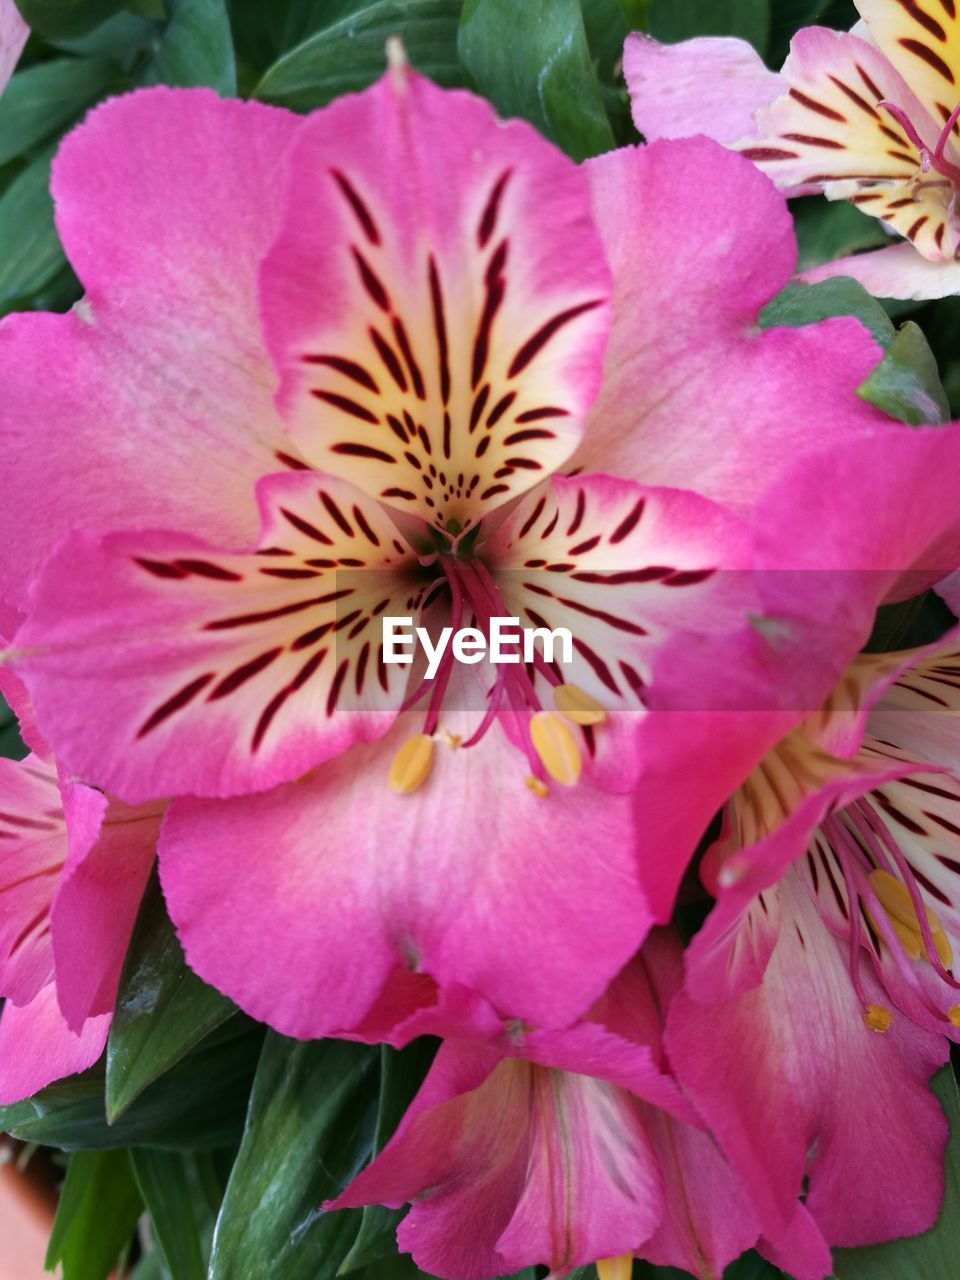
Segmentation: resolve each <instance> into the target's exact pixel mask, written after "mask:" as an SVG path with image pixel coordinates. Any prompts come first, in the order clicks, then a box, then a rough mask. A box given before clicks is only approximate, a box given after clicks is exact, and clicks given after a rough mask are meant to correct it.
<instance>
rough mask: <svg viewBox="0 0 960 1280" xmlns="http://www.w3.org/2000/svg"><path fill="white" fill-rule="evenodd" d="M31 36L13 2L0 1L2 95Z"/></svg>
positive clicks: (8, 0)
mask: <svg viewBox="0 0 960 1280" xmlns="http://www.w3.org/2000/svg"><path fill="white" fill-rule="evenodd" d="M29 34H30V28H29V27H28V26H27V24H26V23H25V22H24V20H23V18H21V16H20V10H19V9H18V8H17V6H16V5H15V4H14V2H13V0H0V93H3V91H4V89H5V88H6V87H7V82H8V80H9V79H10V77H11V76H12V75H13V71H14V68H15V67H16V65H17V62H18V60H19V58H20V54H21V53H22V52H23V46H24V45H25V44H26V43H27V37H28V36H29Z"/></svg>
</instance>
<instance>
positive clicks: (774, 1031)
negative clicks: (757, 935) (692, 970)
mask: <svg viewBox="0 0 960 1280" xmlns="http://www.w3.org/2000/svg"><path fill="white" fill-rule="evenodd" d="M778 892H779V893H780V896H781V904H780V909H781V912H782V915H783V920H784V924H783V927H782V929H781V932H780V939H779V941H778V944H777V947H776V951H775V953H774V956H773V959H772V961H771V963H770V965H769V967H768V969H767V972H766V976H765V978H764V981H763V983H762V985H761V986H759V987H757V988H755V989H754V990H752V991H749V992H747V993H745V994H744V995H741V996H739V997H737V998H735V999H733V1000H728V1001H726V1002H725V1003H722V1004H716V1005H706V1004H698V1003H697V1002H695V1001H694V1000H692V999H691V998H690V997H689V996H687V995H680V996H679V997H678V998H677V999H676V1000H675V1001H674V1002H673V1004H672V1005H671V1008H670V1014H669V1018H668V1023H667V1032H666V1046H667V1052H668V1054H669V1056H670V1061H671V1063H672V1064H673V1066H674V1068H675V1069H676V1071H677V1074H678V1076H679V1078H680V1081H681V1083H683V1084H684V1085H685V1086H686V1087H687V1088H688V1089H689V1091H690V1093H691V1095H692V1098H693V1100H694V1102H695V1104H696V1106H697V1107H698V1109H699V1110H700V1111H701V1113H702V1114H703V1116H704V1118H705V1119H706V1121H707V1122H708V1124H709V1125H710V1127H711V1129H712V1130H713V1132H714V1134H715V1135H716V1137H717V1140H718V1142H719V1144H720V1147H721V1149H722V1150H723V1151H724V1153H725V1155H726V1156H727V1157H728V1159H729V1160H730V1161H731V1163H732V1165H733V1167H734V1169H735V1171H736V1172H737V1173H738V1174H739V1175H740V1176H741V1178H742V1179H743V1182H744V1186H745V1188H746V1191H747V1193H748V1195H749V1197H750V1199H751V1201H752V1203H753V1204H754V1205H755V1206H756V1209H757V1211H758V1212H759V1213H760V1216H761V1220H762V1223H763V1228H764V1231H765V1233H766V1234H767V1235H768V1236H770V1237H771V1238H773V1239H776V1238H777V1236H778V1235H782V1233H783V1232H784V1231H785V1230H787V1229H788V1227H789V1226H790V1224H791V1222H792V1220H793V1218H794V1215H795V1212H796V1203H797V1197H798V1196H799V1195H800V1193H801V1189H802V1187H803V1186H804V1181H803V1180H804V1177H806V1178H807V1180H808V1182H807V1184H806V1195H805V1198H804V1204H805V1207H806V1209H807V1211H808V1212H809V1213H810V1214H811V1215H812V1216H813V1218H814V1219H815V1221H816V1224H817V1226H818V1227H819V1229H820V1231H821V1232H822V1234H823V1236H824V1237H825V1238H826V1241H827V1242H828V1243H830V1244H832V1245H859V1244H866V1243H872V1242H876V1241H880V1240H885V1239H890V1238H892V1237H895V1236H898V1235H905V1234H907V1235H909V1234H913V1233H915V1232H918V1231H923V1230H925V1229H926V1228H927V1227H928V1226H929V1225H930V1224H931V1223H932V1222H933V1221H934V1219H935V1217H936V1214H937V1211H938V1209H939V1205H940V1197H941V1195H942V1189H943V1171H942V1166H941V1159H942V1152H943V1144H944V1141H945V1138H946V1124H945V1121H944V1118H943V1115H942V1113H941V1111H940V1108H939V1106H938V1104H937V1102H936V1099H935V1098H934V1097H933V1095H932V1094H931V1093H930V1091H929V1090H928V1088H927V1080H928V1078H929V1077H930V1075H931V1074H932V1073H933V1071H934V1070H935V1069H936V1068H937V1067H938V1066H939V1065H940V1064H941V1063H942V1062H943V1060H944V1057H945V1052H944V1051H945V1044H946V1042H945V1041H944V1039H943V1037H941V1036H936V1035H932V1034H931V1033H930V1032H928V1031H923V1030H921V1029H920V1028H918V1027H915V1026H913V1025H912V1024H911V1023H910V1022H909V1020H908V1019H906V1018H896V1017H895V1018H894V1019H893V1022H892V1025H891V1026H890V1027H889V1029H888V1030H887V1032H886V1033H885V1034H882V1035H879V1034H876V1033H875V1032H873V1031H871V1030H869V1029H868V1028H867V1027H866V1026H865V1025H864V1020H863V1009H862V1006H861V1005H860V1001H859V999H858V997H857V995H856V993H855V991H854V989H853V986H852V985H851V983H850V980H849V976H848V974H847V973H846V971H845V963H844V955H843V944H842V943H840V942H838V940H836V939H835V938H834V937H833V936H832V935H831V934H830V933H829V932H828V930H827V929H826V928H825V926H824V924H823V923H822V922H821V920H820V918H819V915H818V913H817V911H816V908H815V906H814V905H813V903H812V902H810V900H809V898H808V897H807V894H806V892H805V890H804V889H803V887H802V886H801V885H799V883H797V882H796V881H795V880H794V881H789V880H787V879H785V880H784V881H783V882H782V883H781V886H780V887H779V890H778ZM864 984H865V988H866V992H867V996H868V998H869V999H872V1000H876V1001H877V1002H878V1003H881V1004H882V1003H883V1000H884V995H883V992H882V991H881V989H880V987H879V986H878V984H877V983H876V981H875V980H874V979H873V977H872V975H870V974H868V973H866V974H865V975H864ZM705 1043H709V1044H711V1045H712V1046H713V1051H712V1052H711V1053H710V1054H709V1055H707V1054H704V1052H703V1046H704V1044H705ZM771 1133H776V1135H777V1141H776V1143H775V1144H771V1142H770V1134H771ZM907 1161H909V1163H910V1168H911V1177H910V1179H909V1180H908V1181H906V1182H905V1181H904V1178H903V1176H902V1170H903V1167H904V1163H905V1162H907ZM867 1170H869V1176H867V1173H866V1171H867ZM784 1265H785V1266H789V1265H790V1264H789V1260H784ZM790 1270H791V1272H793V1271H794V1268H793V1267H792V1266H790Z"/></svg>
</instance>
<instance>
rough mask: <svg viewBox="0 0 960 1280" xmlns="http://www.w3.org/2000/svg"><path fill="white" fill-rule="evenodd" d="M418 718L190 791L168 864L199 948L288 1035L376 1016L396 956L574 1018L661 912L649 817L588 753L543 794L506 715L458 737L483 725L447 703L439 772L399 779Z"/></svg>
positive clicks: (164, 851)
mask: <svg viewBox="0 0 960 1280" xmlns="http://www.w3.org/2000/svg"><path fill="white" fill-rule="evenodd" d="M412 716H413V713H405V714H404V715H403V716H402V717H401V718H400V720H399V721H398V723H397V724H396V725H395V726H394V728H393V729H392V730H391V732H390V733H389V734H387V735H386V736H385V737H384V738H383V739H381V740H380V741H379V742H377V743H374V744H370V745H361V746H356V747H354V748H352V749H351V750H350V751H348V752H346V753H344V754H343V755H342V756H340V757H338V758H337V759H335V760H331V761H329V762H328V763H326V764H324V765H322V766H321V767H320V768H318V769H316V770H315V771H314V772H312V773H311V774H310V775H309V776H308V777H306V778H304V779H303V780H302V781H300V782H296V783H291V784H289V785H288V786H286V787H280V788H275V789H274V790H273V791H270V792H267V793H265V794H261V795H256V796H246V797H238V798H236V799H233V800H230V801H208V800H193V799H184V800H177V801H175V802H174V803H173V805H172V806H171V808H170V811H169V813H168V816H167V818H166V821H165V823H164V827H163V831H162V833H161V838H160V851H159V861H160V874H161V879H162V883H163V888H164V893H165V896H166V899H167V903H168V906H169V908H170V914H171V916H172V918H173V920H174V923H175V924H176V925H177V928H178V931H179V934H180V937H181V940H182V942H183V945H184V947H185V950H186V953H187V957H188V959H189V961H190V964H191V965H192V966H193V967H194V968H195V969H196V970H197V972H198V973H200V974H201V976H203V977H204V978H205V979H206V980H207V981H210V982H212V983H213V984H214V985H215V986H217V987H219V988H220V989H221V990H223V991H225V992H227V993H228V994H229V995H230V996H231V998H233V999H235V1000H236V1001H237V1002H238V1003H239V1004H240V1005H241V1006H242V1007H243V1008H244V1009H246V1010H247V1011H248V1012H250V1013H251V1014H253V1016H255V1017H258V1018H262V1019H265V1020H267V1021H269V1022H270V1023H271V1025H273V1026H274V1027H276V1028H277V1029H278V1030H280V1031H282V1032H283V1033H284V1034H286V1035H295V1036H316V1035H326V1034H331V1033H339V1032H343V1031H350V1030H351V1029H353V1028H356V1027H358V1026H359V1025H361V1024H362V1023H363V1021H364V1019H365V1018H366V1017H367V1015H368V1013H369V1011H370V1010H371V1009H372V1008H373V1006H374V1005H375V1004H376V1003H377V1001H378V1000H379V999H380V995H381V991H382V989H383V987H384V983H385V982H386V981H388V979H390V978H391V975H393V974H394V973H395V970H396V967H397V965H398V964H403V965H405V966H406V967H407V968H410V969H415V970H417V971H418V972H420V973H425V974H429V975H431V976H432V977H434V978H435V979H436V980H437V981H438V982H439V983H440V984H441V986H442V987H448V986H449V985H451V984H455V983H456V984H461V985H463V986H467V987H472V988H473V989H474V990H475V991H477V992H479V993H480V994H481V995H483V996H484V997H485V998H486V999H487V1000H489V1001H490V1002H491V1003H492V1004H493V1005H494V1006H495V1007H496V1008H497V1009H498V1010H500V1011H502V1012H503V1013H504V1014H505V1015H507V1016H511V1017H517V1018H522V1019H523V1020H524V1021H526V1022H529V1023H531V1024H532V1025H540V1026H563V1025H567V1024H568V1023H569V1022H570V1021H571V1020H572V1019H573V1018H575V1017H577V1016H578V1015H579V1014H580V1013H581V1012H582V1010H583V1009H584V1008H586V1007H587V1006H588V1005H589V1004H590V1003H591V1002H592V1001H593V1000H595V999H596V998H597V996H599V995H600V993H601V992H602V990H603V988H604V986H605V984H606V983H607V982H608V981H609V979H610V978H611V977H612V976H613V975H614V974H615V973H616V972H617V971H618V970H619V969H620V968H621V967H622V966H623V965H624V964H625V963H626V961H627V960H628V959H629V957H630V956H631V955H632V954H633V952H634V951H635V950H636V949H637V947H638V946H639V944H640V942H641V940H642V938H643V936H644V934H645V932H646V930H647V928H648V926H649V923H650V917H649V911H648V908H647V906H646V903H645V900H644V897H643V894H642V893H641V891H640V887H639V884H638V872H637V865H636V852H635V845H636V839H637V831H638V830H639V829H641V828H642V827H643V825H644V822H645V815H643V814H640V815H639V817H638V816H637V814H636V813H635V807H634V802H633V801H632V799H631V797H629V796H621V795H608V794H605V793H603V792H601V791H599V790H598V789H597V788H596V786H595V785H594V784H593V783H592V781H591V778H590V772H589V770H588V769H587V770H585V772H584V776H583V778H582V779H581V781H580V783H579V785H578V786H577V787H573V788H566V787H556V788H553V789H552V790H551V791H550V794H549V795H548V796H546V797H541V796H540V795H535V794H534V793H533V792H532V791H531V790H529V789H528V787H527V786H525V785H524V775H525V773H526V771H527V770H526V767H525V766H526V761H525V759H524V757H523V756H522V755H520V754H519V753H518V752H517V751H516V749H515V747H514V746H513V745H512V744H511V743H509V742H508V741H507V739H506V738H505V736H504V735H503V734H502V733H500V732H499V730H498V729H497V728H496V727H494V728H493V729H492V730H491V732H490V733H488V734H487V735H486V736H485V737H484V738H483V739H482V740H481V741H480V742H478V743H477V745H476V746H473V747H470V748H468V749H463V748H457V747H456V746H455V743H456V741H457V735H458V734H460V735H465V734H466V733H467V732H469V728H468V727H466V728H465V727H462V726H461V725H460V723H459V722H458V720H457V719H455V718H451V717H450V716H448V715H447V714H446V713H445V714H444V717H443V719H442V721H441V726H440V732H439V734H438V739H437V741H436V744H435V753H434V762H433V768H432V771H431V772H430V775H429V776H428V777H427V779H426V780H425V781H424V783H423V785H422V786H421V787H420V789H419V790H417V791H415V792H413V793H411V794H406V795H398V794H396V793H395V792H393V791H392V790H391V789H390V788H389V786H388V783H387V778H388V772H389V768H390V763H391V760H392V759H393V756H394V755H395V753H396V751H397V750H398V748H399V747H400V746H401V745H402V743H403V742H404V741H405V740H406V738H407V737H409V735H410V733H411V732H412V731H413V729H414V728H419V723H416V725H414V724H412V723H411V718H412ZM475 719H476V717H475V714H473V713H471V714H469V715H467V716H466V720H465V725H466V726H470V725H472V724H473V723H475ZM494 795H495V796H496V798H497V801H496V804H492V803H491V797H492V796H494ZM385 833H386V834H385ZM264 849H269V850H270V851H271V853H270V857H269V858H265V857H264V856H263V850H264ZM571 913H573V914H575V915H576V918H577V921H578V924H577V929H576V931H575V932H574V933H571V931H570V929H569V920H570V918H571ZM293 969H295V970H296V972H297V974H298V980H297V982H296V983H291V982H290V980H289V975H290V972H291V970H293Z"/></svg>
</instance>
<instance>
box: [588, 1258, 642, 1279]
mask: <svg viewBox="0 0 960 1280" xmlns="http://www.w3.org/2000/svg"><path fill="white" fill-rule="evenodd" d="M632 1275H633V1254H632V1253H622V1254H621V1255H620V1257H619V1258H601V1260H600V1261H599V1262H598V1263H597V1280H630V1277H631V1276H632Z"/></svg>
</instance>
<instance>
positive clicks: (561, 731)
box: [530, 711, 582, 787]
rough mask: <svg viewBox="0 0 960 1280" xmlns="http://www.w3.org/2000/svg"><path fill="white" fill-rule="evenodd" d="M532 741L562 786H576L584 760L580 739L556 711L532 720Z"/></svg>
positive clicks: (547, 712) (541, 712)
mask: <svg viewBox="0 0 960 1280" xmlns="http://www.w3.org/2000/svg"><path fill="white" fill-rule="evenodd" d="M530 741H531V742H532V743H533V749H534V751H536V753H537V755H538V756H539V757H540V762H541V764H542V765H543V767H544V768H545V769H546V771H547V773H549V775H550V777H551V778H553V780H554V782H559V783H560V785H561V786H562V787H573V786H576V784H577V782H578V781H579V778H580V769H581V767H582V761H581V759H580V748H579V747H578V746H577V740H576V738H575V737H574V736H573V734H572V733H571V731H570V729H569V728H568V727H567V725H566V723H565V721H563V720H562V719H561V718H560V716H558V715H557V713H556V712H555V711H538V712H536V714H535V715H532V716H531V717H530Z"/></svg>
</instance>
